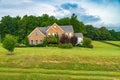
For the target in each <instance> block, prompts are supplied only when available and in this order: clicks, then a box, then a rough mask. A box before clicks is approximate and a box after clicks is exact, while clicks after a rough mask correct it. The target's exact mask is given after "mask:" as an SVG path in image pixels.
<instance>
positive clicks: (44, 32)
mask: <svg viewBox="0 0 120 80" xmlns="http://www.w3.org/2000/svg"><path fill="white" fill-rule="evenodd" d="M49 27H50V26H48V27H37V28H38V29H39V30H40V31H41V32H42V33H43V34H45V35H46V31H47V30H48V29H49ZM60 27H61V28H62V30H63V31H65V32H74V30H73V27H72V26H71V25H68V26H60Z"/></svg>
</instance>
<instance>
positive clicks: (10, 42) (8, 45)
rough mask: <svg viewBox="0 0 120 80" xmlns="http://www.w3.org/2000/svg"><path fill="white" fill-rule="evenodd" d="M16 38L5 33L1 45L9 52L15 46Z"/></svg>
mask: <svg viewBox="0 0 120 80" xmlns="http://www.w3.org/2000/svg"><path fill="white" fill-rule="evenodd" d="M16 43H17V40H16V38H15V37H14V36H12V35H10V34H7V35H6V36H5V38H4V40H3V47H4V48H5V49H7V50H8V51H9V52H10V54H12V52H13V51H14V48H15V46H16Z"/></svg>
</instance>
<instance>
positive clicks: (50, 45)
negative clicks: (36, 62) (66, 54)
mask: <svg viewBox="0 0 120 80" xmlns="http://www.w3.org/2000/svg"><path fill="white" fill-rule="evenodd" d="M47 46H48V47H58V44H48V45H47Z"/></svg>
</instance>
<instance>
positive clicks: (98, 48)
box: [0, 41, 120, 80]
mask: <svg viewBox="0 0 120 80" xmlns="http://www.w3.org/2000/svg"><path fill="white" fill-rule="evenodd" d="M119 42H120V41H119ZM93 45H94V48H93V49H89V48H80V47H75V48H73V49H60V48H56V47H45V48H38V47H34V48H33V47H30V48H16V49H15V52H14V53H15V55H13V56H8V55H6V53H8V51H6V50H5V49H3V48H2V47H0V80H120V48H119V47H116V46H112V45H109V44H105V43H102V42H97V41H93Z"/></svg>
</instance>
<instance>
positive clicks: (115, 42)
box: [107, 41, 120, 45]
mask: <svg viewBox="0 0 120 80" xmlns="http://www.w3.org/2000/svg"><path fill="white" fill-rule="evenodd" d="M107 42H110V43H113V44H117V45H120V41H107Z"/></svg>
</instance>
